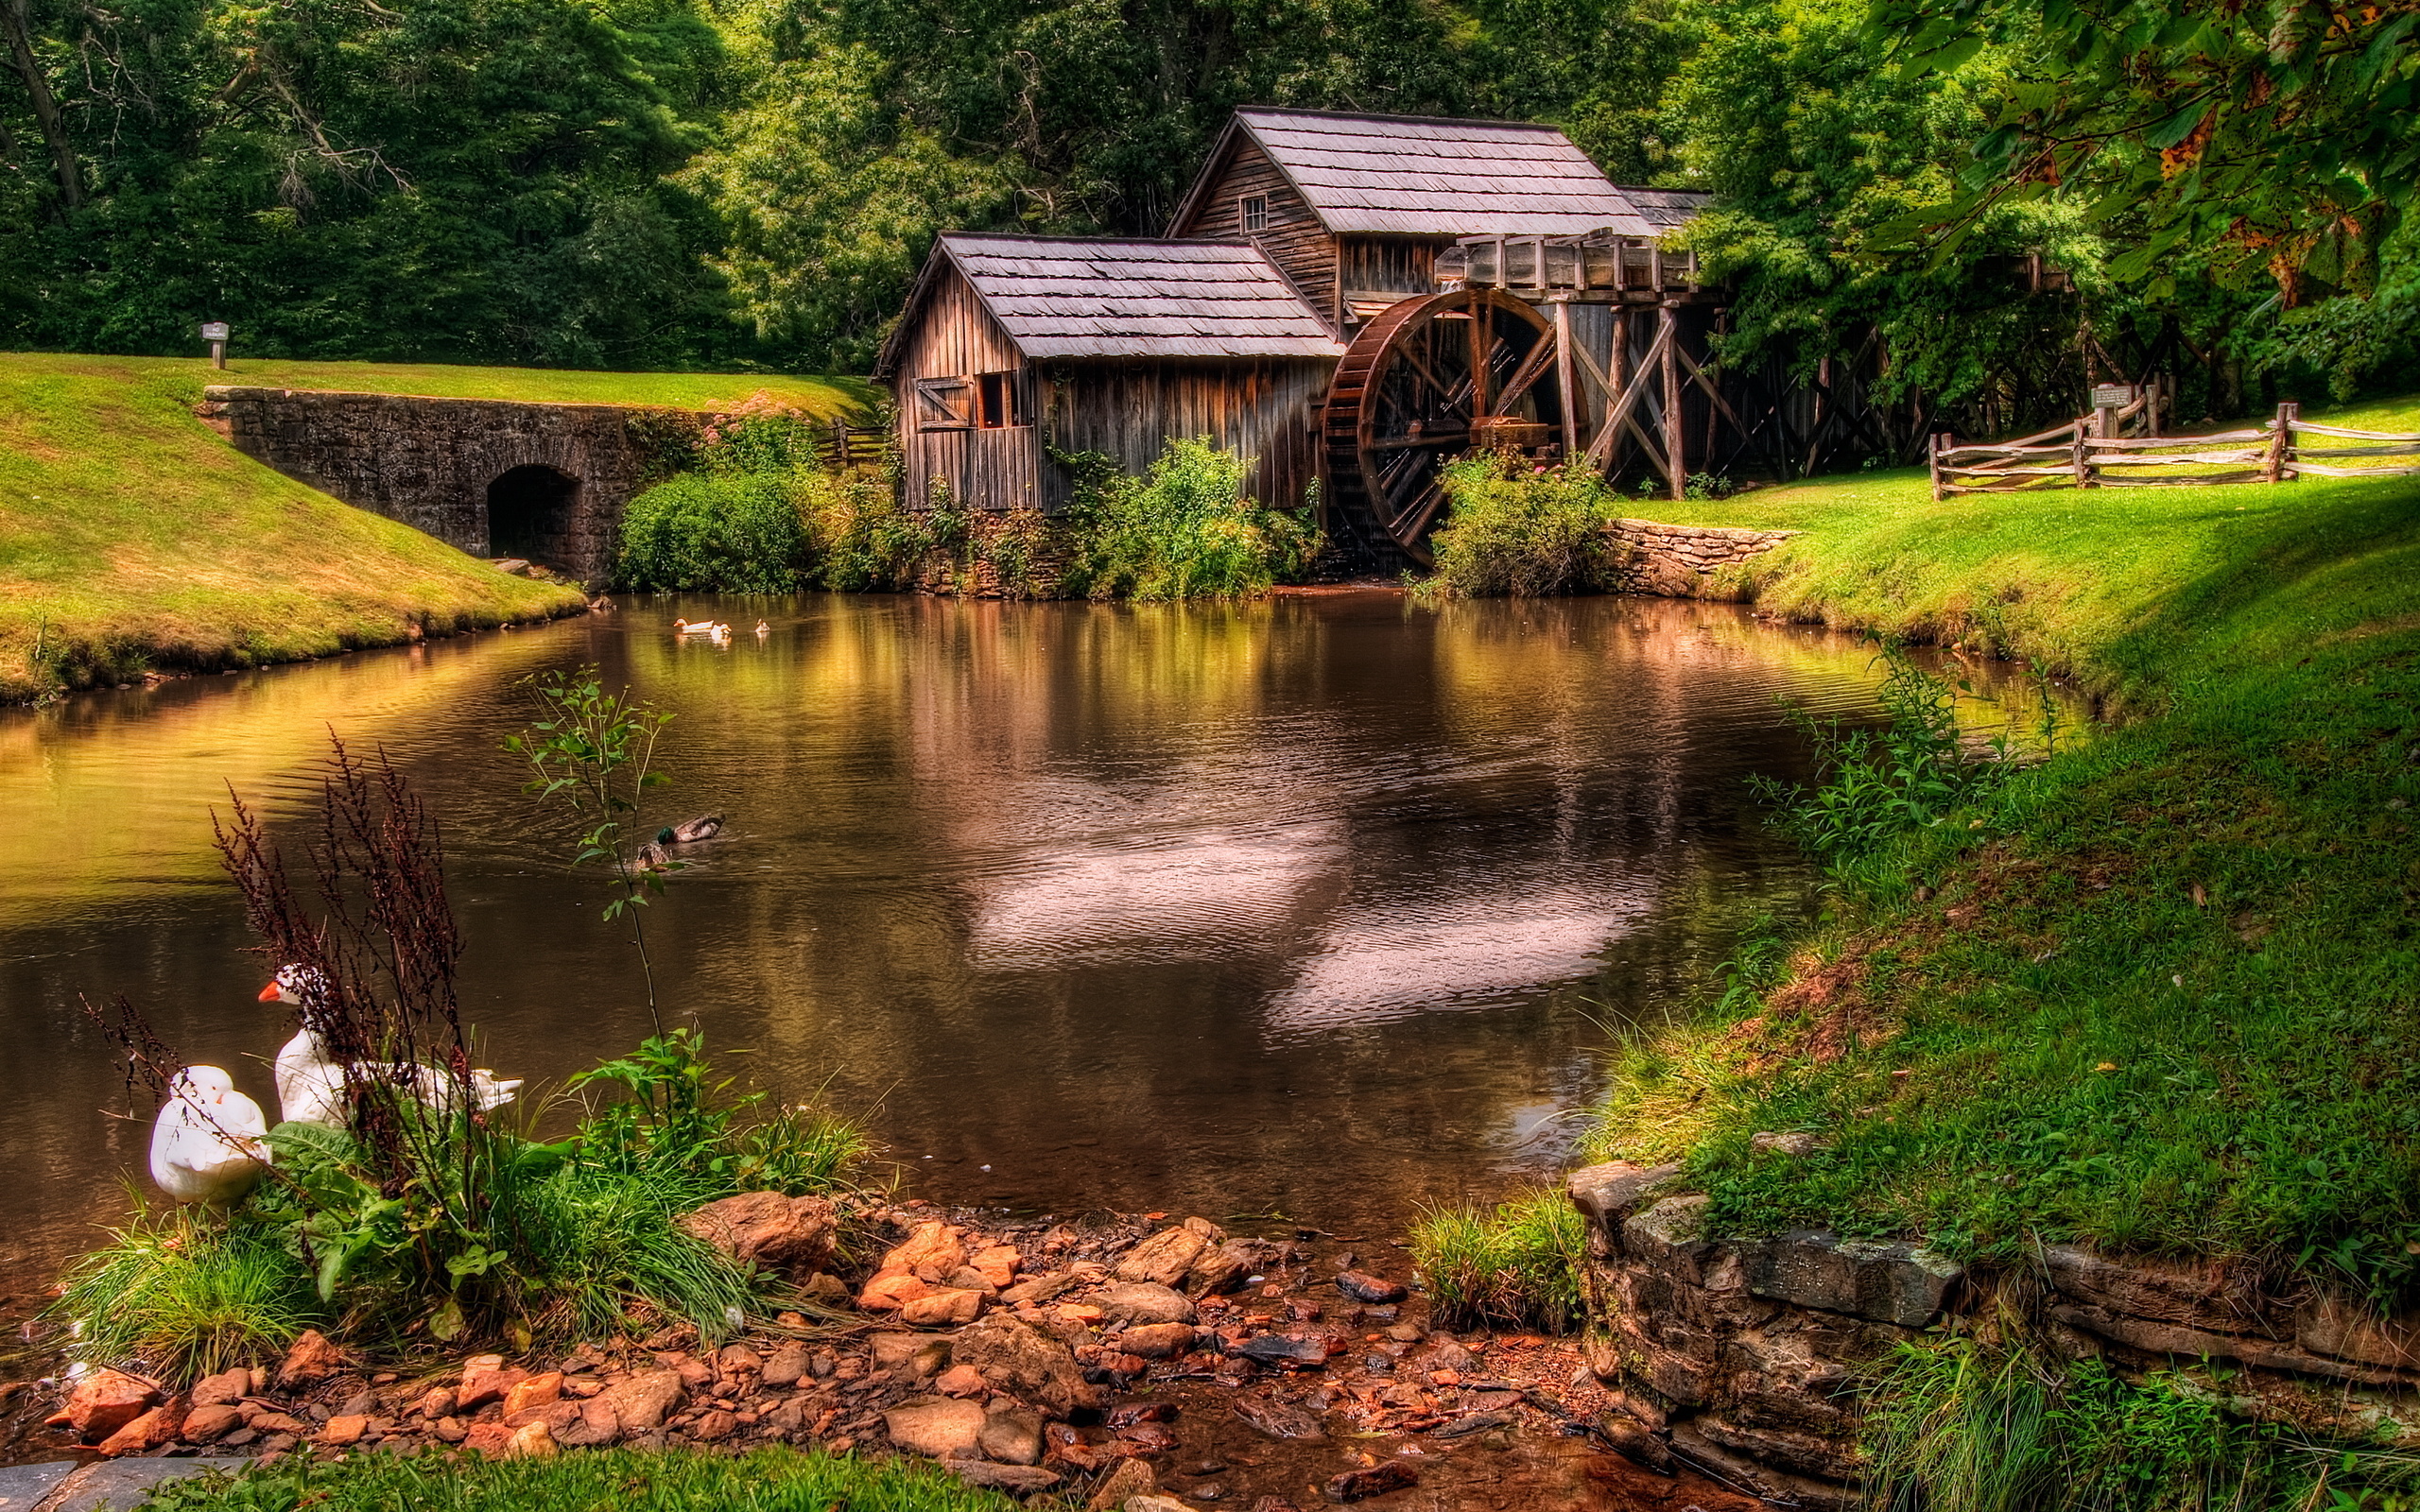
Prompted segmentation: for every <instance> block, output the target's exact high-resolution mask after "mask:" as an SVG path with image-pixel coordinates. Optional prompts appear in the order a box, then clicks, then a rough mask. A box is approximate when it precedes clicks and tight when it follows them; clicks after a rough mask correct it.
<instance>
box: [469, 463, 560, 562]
mask: <svg viewBox="0 0 2420 1512" xmlns="http://www.w3.org/2000/svg"><path fill="white" fill-rule="evenodd" d="M579 513H580V483H579V479H578V478H576V477H573V476H571V475H570V474H569V473H566V472H559V471H557V470H556V469H554V468H551V467H547V466H545V465H544V463H534V462H533V463H531V464H529V465H527V466H526V467H516V468H513V469H511V470H510V471H509V472H505V473H504V474H503V475H502V476H500V477H498V478H497V479H496V480H495V481H494V482H493V483H491V484H489V485H488V555H489V556H491V557H519V558H523V559H524V560H526V561H533V562H537V563H539V564H540V565H542V566H546V567H552V568H555V569H557V570H559V571H569V570H574V569H575V568H576V567H577V565H578V564H579V559H580V555H581V554H580V550H579V536H580V529H579V524H580V520H579Z"/></svg>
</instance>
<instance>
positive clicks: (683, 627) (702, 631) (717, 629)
mask: <svg viewBox="0 0 2420 1512" xmlns="http://www.w3.org/2000/svg"><path fill="white" fill-rule="evenodd" d="M672 627H673V628H674V629H675V630H678V631H680V632H681V633H682V634H683V635H704V636H727V635H729V634H730V633H731V627H730V626H728V625H721V624H717V623H716V622H715V621H713V620H674V621H673V622H672Z"/></svg>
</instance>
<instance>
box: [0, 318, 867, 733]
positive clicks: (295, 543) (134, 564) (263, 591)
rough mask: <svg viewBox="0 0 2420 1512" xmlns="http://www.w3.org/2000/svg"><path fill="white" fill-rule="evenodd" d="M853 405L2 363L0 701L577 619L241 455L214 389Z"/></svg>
mask: <svg viewBox="0 0 2420 1512" xmlns="http://www.w3.org/2000/svg"><path fill="white" fill-rule="evenodd" d="M214 381H223V382H231V383H253V384H264V385H284V386H292V387H345V388H364V389H375V390H380V391H386V392H396V393H420V394H440V395H448V396H458V397H478V398H515V399H530V400H563V401H581V402H597V403H616V404H682V405H690V404H695V405H714V404H738V403H741V402H744V401H745V400H747V399H748V398H749V397H750V396H751V395H752V394H753V393H755V392H757V391H758V390H760V389H770V390H771V391H773V392H774V393H775V395H776V396H777V397H780V398H783V399H785V400H787V401H790V402H793V403H796V404H801V405H804V406H806V407H809V408H810V409H812V410H813V411H814V412H815V413H818V414H829V413H836V412H838V410H839V409H840V408H841V407H842V406H844V405H845V404H849V403H852V402H853V401H854V400H855V399H856V398H857V397H858V396H857V395H856V393H855V392H854V391H853V390H848V389H844V388H842V387H835V386H834V385H830V384H824V383H820V382H816V381H812V380H795V379H780V378H765V377H759V376H755V375H739V376H724V375H714V374H699V373H579V372H551V371H527V370H519V369H484V368H444V367H434V366H423V367H381V366H377V365H373V364H367V363H300V362H277V363H269V362H236V363H233V364H231V365H230V368H229V370H228V371H227V372H226V373H225V374H223V375H222V374H220V373H218V372H216V370H215V369H211V368H210V367H209V365H208V364H206V363H203V362H199V361H193V360H178V359H167V358H143V357H75V356H52V355H30V354H21V353H8V354H0V702H9V701H18V700H23V699H26V698H29V697H34V696H40V695H41V694H43V693H44V692H47V691H50V690H53V689H58V688H62V687H65V688H74V687H82V686H88V685H91V684H94V683H101V682H116V681H124V680H128V679H131V678H135V677H139V676H140V675H142V674H143V673H144V672H146V671H167V672H173V671H194V670H211V669H216V668H223V667H233V666H251V665H257V664H259V663H262V662H285V661H294V660H298V659H301V658H305V657H313V656H324V655H328V654H330V653H332V652H336V651H341V650H347V649H352V648H354V647H359V646H367V645H382V644H394V643H396V642H399V641H402V640H405V639H407V638H408V637H410V636H411V635H413V634H415V633H425V632H428V631H431V630H435V631H439V632H444V631H451V630H458V629H469V628H475V627H487V626H493V625H497V624H501V623H504V622H506V621H511V620H527V619H535V618H540V617H543V616H545V615H549V614H556V613H562V612H566V611H569V610H575V609H577V608H578V607H579V594H578V593H574V592H572V591H570V590H568V589H562V588H555V587H549V586H546V585H544V584H539V583H532V582H528V581H525V580H523V579H520V578H514V577H507V576H503V575H501V574H499V573H497V572H495V571H493V569H492V568H490V567H488V566H487V565H486V564H485V563H484V562H480V561H476V560H474V559H473V558H469V557H466V556H464V555H463V554H462V553H460V552H458V551H456V550H455V549H454V548H453V547H451V546H447V545H445V544H443V543H441V542H440V541H435V540H432V539H430V538H429V537H427V536H424V535H422V534H421V533H420V532H418V531H416V530H413V529H411V528H410V527H408V526H406V525H402V524H396V523H394V522H392V521H389V520H385V519H381V518H380V517H378V516H376V515H372V514H368V513H365V512H363V511H361V510H358V509H354V508H350V507H346V506H344V505H342V504H339V503H337V501H336V500H334V499H331V498H329V497H328V496H327V495H325V494H322V493H320V492H318V491H316V490H312V489H309V488H306V487H304V486H303V485H302V484H300V483H297V482H295V481H293V480H292V479H290V478H287V477H285V476H284V475H283V474H281V473H279V472H274V471H272V470H271V469H269V468H267V467H264V466H262V465H261V464H260V463H258V462H255V461H253V460H251V458H250V457H247V456H244V455H241V454H240V453H238V452H236V451H234V450H233V448H232V447H230V446H228V445H227V443H226V442H225V441H223V440H221V439H220V438H218V437H217V436H216V435H214V434H212V432H211V431H210V430H209V429H208V428H207V427H205V426H204V425H203V424H202V423H201V422H200V421H199V420H197V419H195V418H194V415H193V412H192V407H193V405H194V404H195V403H197V402H198V401H199V398H200V396H201V388H202V386H203V385H204V384H205V383H208V382H214Z"/></svg>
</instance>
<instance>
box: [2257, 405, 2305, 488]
mask: <svg viewBox="0 0 2420 1512" xmlns="http://www.w3.org/2000/svg"><path fill="white" fill-rule="evenodd" d="M2302 418H2303V406H2302V405H2300V404H2295V403H2294V402H2293V401H2291V400H2288V401H2287V402H2286V403H2284V404H2279V405H2278V406H2277V421H2276V424H2277V428H2276V430H2275V431H2274V432H2273V434H2272V435H2271V436H2270V438H2269V455H2268V456H2266V457H2264V458H2263V459H2262V460H2261V464H2260V472H2261V476H2262V477H2264V478H2265V479H2267V480H2268V481H2269V482H2271V483H2283V482H2284V481H2285V471H2286V463H2287V462H2288V460H2290V457H2291V455H2292V452H2293V435H2294V423H2295V422H2296V421H2299V420H2301V419H2302ZM2295 476H2297V477H2300V476H2301V474H2300V473H2296V474H2295Z"/></svg>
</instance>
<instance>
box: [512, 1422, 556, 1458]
mask: <svg viewBox="0 0 2420 1512" xmlns="http://www.w3.org/2000/svg"><path fill="white" fill-rule="evenodd" d="M560 1453H562V1450H560V1449H558V1448H556V1447H555V1435H554V1431H553V1430H551V1429H549V1428H548V1427H547V1426H546V1425H545V1424H544V1423H543V1422H536V1423H530V1424H528V1425H527V1426H526V1427H522V1428H516V1429H514V1430H513V1431H512V1436H511V1437H510V1438H508V1439H506V1440H505V1441H504V1457H505V1458H507V1459H553V1458H554V1457H555V1456H556V1455H558V1454H560Z"/></svg>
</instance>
